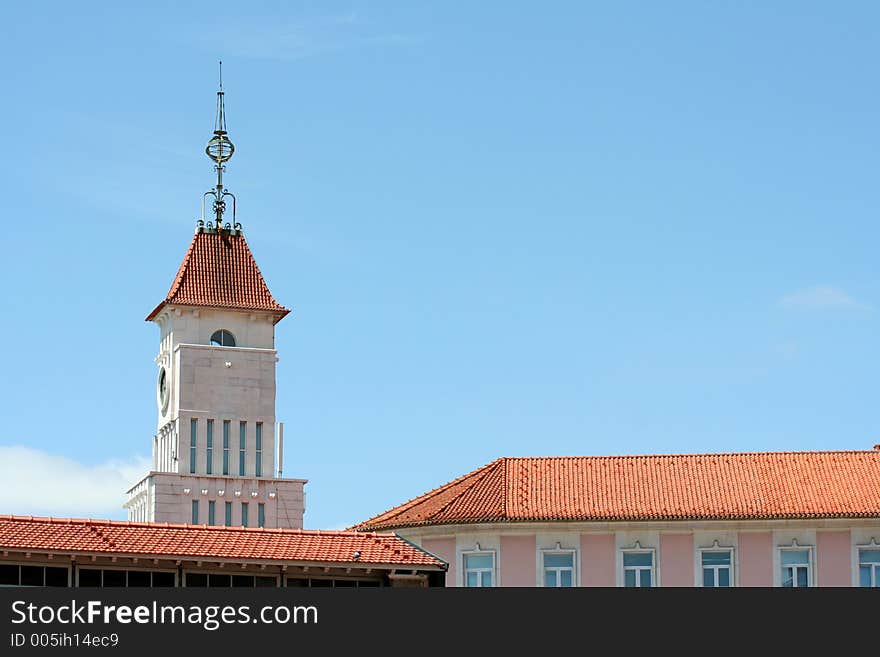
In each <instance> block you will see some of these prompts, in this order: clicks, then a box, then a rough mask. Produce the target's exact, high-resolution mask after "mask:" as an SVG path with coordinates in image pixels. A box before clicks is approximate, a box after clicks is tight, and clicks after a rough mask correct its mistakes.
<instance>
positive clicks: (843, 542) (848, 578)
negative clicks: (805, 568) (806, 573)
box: [816, 530, 852, 586]
mask: <svg viewBox="0 0 880 657" xmlns="http://www.w3.org/2000/svg"><path fill="white" fill-rule="evenodd" d="M850 541H851V538H850V535H849V531H848V530H847V531H839V532H816V570H817V571H818V572H817V575H818V578H817V584H818V585H819V586H852V571H851V570H850V561H851V560H852V548H851V546H850Z"/></svg>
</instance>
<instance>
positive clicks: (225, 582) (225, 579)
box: [208, 575, 232, 586]
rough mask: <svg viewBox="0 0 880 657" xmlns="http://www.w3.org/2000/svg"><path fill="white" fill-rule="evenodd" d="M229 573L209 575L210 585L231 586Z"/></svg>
mask: <svg viewBox="0 0 880 657" xmlns="http://www.w3.org/2000/svg"><path fill="white" fill-rule="evenodd" d="M230 580H231V577H230V576H229V575H208V586H231V584H232V583H231V582H230Z"/></svg>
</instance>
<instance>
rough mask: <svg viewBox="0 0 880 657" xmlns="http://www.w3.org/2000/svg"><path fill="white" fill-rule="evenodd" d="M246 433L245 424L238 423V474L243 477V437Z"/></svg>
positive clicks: (244, 441) (244, 443)
mask: <svg viewBox="0 0 880 657" xmlns="http://www.w3.org/2000/svg"><path fill="white" fill-rule="evenodd" d="M246 431H247V422H239V423H238V474H239V475H240V476H242V477H244V455H245V445H246V444H247V443H246V440H245V435H246V433H245V432H246Z"/></svg>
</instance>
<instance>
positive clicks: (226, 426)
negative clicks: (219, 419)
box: [223, 420, 229, 475]
mask: <svg viewBox="0 0 880 657" xmlns="http://www.w3.org/2000/svg"><path fill="white" fill-rule="evenodd" d="M223 474H225V475H228V474H229V420H223Z"/></svg>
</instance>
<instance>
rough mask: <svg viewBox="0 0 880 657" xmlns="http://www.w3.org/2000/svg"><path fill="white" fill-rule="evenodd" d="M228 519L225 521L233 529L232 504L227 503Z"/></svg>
mask: <svg viewBox="0 0 880 657" xmlns="http://www.w3.org/2000/svg"><path fill="white" fill-rule="evenodd" d="M225 510H226V517H225V518H224V519H223V520H224V521H225V524H226V526H227V527H232V502H226V506H225Z"/></svg>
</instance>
